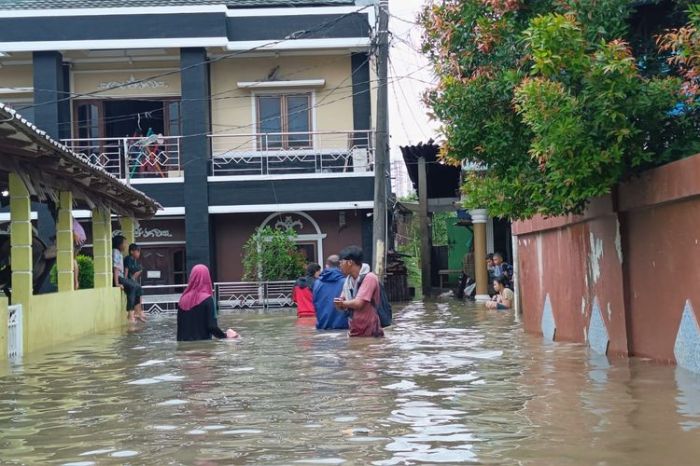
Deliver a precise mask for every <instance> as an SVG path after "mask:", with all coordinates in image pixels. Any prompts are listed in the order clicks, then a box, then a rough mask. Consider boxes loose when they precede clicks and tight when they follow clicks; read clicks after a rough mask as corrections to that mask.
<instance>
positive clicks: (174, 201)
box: [134, 183, 185, 207]
mask: <svg viewBox="0 0 700 466" xmlns="http://www.w3.org/2000/svg"><path fill="white" fill-rule="evenodd" d="M134 188H136V189H138V190H139V191H142V192H144V193H145V194H146V195H148V196H150V197H152V198H153V199H155V200H156V201H158V202H159V203H160V205H162V206H163V207H183V206H184V205H185V196H184V189H183V184H182V183H158V184H137V185H134Z"/></svg>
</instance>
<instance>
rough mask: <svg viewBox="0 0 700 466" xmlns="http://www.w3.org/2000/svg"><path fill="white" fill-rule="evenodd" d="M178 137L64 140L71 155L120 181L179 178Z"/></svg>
mask: <svg viewBox="0 0 700 466" xmlns="http://www.w3.org/2000/svg"><path fill="white" fill-rule="evenodd" d="M180 140H181V137H180V136H160V135H153V136H148V137H143V138H91V139H64V140H63V141H62V142H63V144H65V145H66V146H67V147H68V148H69V149H71V150H72V151H73V152H76V153H78V154H82V155H83V156H84V157H85V158H86V159H87V160H88V161H89V162H90V163H92V164H94V165H97V166H98V167H101V168H103V169H105V170H106V171H107V172H108V173H111V174H112V175H114V176H116V177H118V178H121V179H124V180H129V181H130V180H145V179H152V180H156V179H162V180H167V179H169V178H179V177H182V176H183V175H182V167H181V164H180V160H181V159H180Z"/></svg>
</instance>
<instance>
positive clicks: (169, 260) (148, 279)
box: [141, 247, 173, 286]
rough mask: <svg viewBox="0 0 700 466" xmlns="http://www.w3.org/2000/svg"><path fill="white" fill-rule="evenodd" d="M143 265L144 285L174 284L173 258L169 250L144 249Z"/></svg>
mask: <svg viewBox="0 0 700 466" xmlns="http://www.w3.org/2000/svg"><path fill="white" fill-rule="evenodd" d="M141 265H142V266H143V275H142V276H143V279H142V280H141V283H142V284H143V285H147V286H153V285H172V284H173V282H172V276H173V256H172V252H171V251H170V250H169V249H168V248H149V247H144V248H142V249H141Z"/></svg>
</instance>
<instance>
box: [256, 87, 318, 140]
mask: <svg viewBox="0 0 700 466" xmlns="http://www.w3.org/2000/svg"><path fill="white" fill-rule="evenodd" d="M257 110H258V111H257V119H258V121H257V128H258V133H260V136H259V137H258V147H259V148H260V149H262V150H275V149H303V148H308V147H311V145H312V143H311V134H309V133H310V132H311V94H309V93H306V94H284V95H261V96H258V97H257Z"/></svg>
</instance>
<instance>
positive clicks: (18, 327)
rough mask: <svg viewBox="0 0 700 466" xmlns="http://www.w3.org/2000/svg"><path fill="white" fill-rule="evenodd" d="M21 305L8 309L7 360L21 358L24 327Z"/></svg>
mask: <svg viewBox="0 0 700 466" xmlns="http://www.w3.org/2000/svg"><path fill="white" fill-rule="evenodd" d="M23 320H24V318H23V314H22V305H21V304H15V305H12V306H9V307H8V319H7V357H8V359H17V358H21V357H22V355H23V354H24V325H23Z"/></svg>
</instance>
